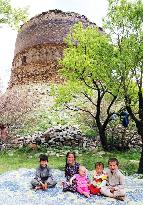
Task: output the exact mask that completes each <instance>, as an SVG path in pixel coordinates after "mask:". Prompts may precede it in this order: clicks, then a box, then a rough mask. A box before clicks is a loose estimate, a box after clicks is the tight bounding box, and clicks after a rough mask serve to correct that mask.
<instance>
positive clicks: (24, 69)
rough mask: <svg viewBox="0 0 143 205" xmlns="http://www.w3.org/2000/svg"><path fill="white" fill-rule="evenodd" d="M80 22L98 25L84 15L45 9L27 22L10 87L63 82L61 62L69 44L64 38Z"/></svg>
mask: <svg viewBox="0 0 143 205" xmlns="http://www.w3.org/2000/svg"><path fill="white" fill-rule="evenodd" d="M79 21H81V22H83V24H84V25H85V26H88V25H94V26H95V24H93V23H91V22H89V21H88V20H87V18H86V17H85V16H83V15H82V16H81V15H79V14H77V13H73V12H71V13H70V12H67V13H65V12H62V11H60V10H50V11H48V12H43V13H42V14H40V15H38V16H35V17H33V18H31V19H30V20H29V22H27V23H25V24H24V25H23V26H22V28H21V31H20V32H19V33H18V35H17V39H16V44H15V53H14V59H13V64H12V72H11V78H10V83H9V87H13V86H14V85H21V84H28V83H34V82H35V83H37V82H48V83H51V82H52V83H58V82H61V78H60V76H58V74H57V70H58V65H57V61H58V59H60V58H61V57H62V54H63V49H64V48H65V46H66V45H65V43H64V38H65V37H66V36H67V34H68V33H69V31H70V29H71V27H72V26H73V25H74V24H75V23H77V22H79ZM99 29H100V28H99Z"/></svg>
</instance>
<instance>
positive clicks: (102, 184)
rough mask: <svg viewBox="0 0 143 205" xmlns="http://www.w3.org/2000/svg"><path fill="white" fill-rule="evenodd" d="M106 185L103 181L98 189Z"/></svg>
mask: <svg viewBox="0 0 143 205" xmlns="http://www.w3.org/2000/svg"><path fill="white" fill-rule="evenodd" d="M106 183H107V181H106V180H103V181H102V182H101V184H100V185H99V186H98V187H99V188H101V187H103V186H106Z"/></svg>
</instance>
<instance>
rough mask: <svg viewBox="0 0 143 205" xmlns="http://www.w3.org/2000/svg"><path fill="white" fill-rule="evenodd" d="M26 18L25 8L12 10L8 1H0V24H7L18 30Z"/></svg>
mask: <svg viewBox="0 0 143 205" xmlns="http://www.w3.org/2000/svg"><path fill="white" fill-rule="evenodd" d="M27 18H28V14H27V8H24V9H21V8H13V7H12V5H11V2H10V0H0V24H8V25H10V26H11V27H12V28H14V29H19V26H20V25H21V24H22V23H24V22H26V21H27Z"/></svg>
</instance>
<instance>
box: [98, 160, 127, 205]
mask: <svg viewBox="0 0 143 205" xmlns="http://www.w3.org/2000/svg"><path fill="white" fill-rule="evenodd" d="M108 166H109V170H108V171H107V176H108V179H107V185H106V186H104V187H101V194H103V195H104V196H108V197H112V198H115V199H119V200H121V201H124V199H125V189H124V184H125V177H124V175H123V174H122V173H121V172H120V171H119V169H118V166H119V161H118V160H117V159H116V158H110V159H109V160H108Z"/></svg>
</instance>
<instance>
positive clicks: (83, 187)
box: [70, 166, 90, 198]
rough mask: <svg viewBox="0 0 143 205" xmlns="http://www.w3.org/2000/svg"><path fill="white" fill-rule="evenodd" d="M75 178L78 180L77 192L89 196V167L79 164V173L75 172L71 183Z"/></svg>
mask: <svg viewBox="0 0 143 205" xmlns="http://www.w3.org/2000/svg"><path fill="white" fill-rule="evenodd" d="M74 179H75V180H76V184H77V187H76V189H77V192H78V193H80V194H83V195H84V196H86V197H88V198H89V197H90V191H89V188H88V179H87V169H86V168H85V167H84V166H79V172H78V174H75V175H74V176H73V177H72V178H71V179H70V183H71V184H72V181H73V180H74Z"/></svg>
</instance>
